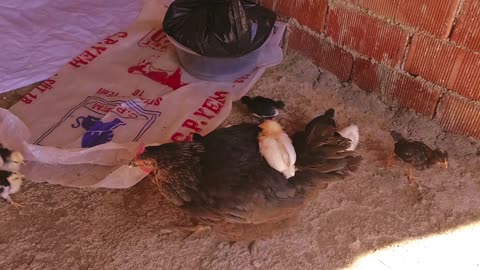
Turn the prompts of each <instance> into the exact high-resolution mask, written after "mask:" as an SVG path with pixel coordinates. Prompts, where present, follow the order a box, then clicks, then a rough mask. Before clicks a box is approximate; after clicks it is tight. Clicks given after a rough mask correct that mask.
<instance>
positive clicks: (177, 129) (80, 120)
mask: <svg viewBox="0 0 480 270" xmlns="http://www.w3.org/2000/svg"><path fill="white" fill-rule="evenodd" d="M165 3H166V2H165V1H155V0H151V1H146V2H145V6H144V8H143V11H142V13H141V14H140V15H139V17H138V18H137V20H136V21H135V22H134V23H133V24H132V25H131V26H130V27H128V28H127V29H125V30H122V31H119V32H116V33H112V34H109V35H108V36H107V37H105V38H103V39H102V40H100V41H99V42H97V43H94V44H93V45H91V46H90V47H88V48H87V49H86V50H85V51H84V52H82V53H81V54H80V55H79V56H77V57H75V58H74V59H72V60H71V61H69V62H68V63H67V64H66V65H65V66H64V67H63V68H62V69H60V70H59V71H58V72H57V73H56V74H55V75H53V76H51V77H50V78H49V79H47V80H46V81H45V82H44V83H42V84H41V85H39V86H38V87H36V88H35V89H33V90H32V91H31V92H30V93H29V94H27V95H26V96H24V97H23V98H22V100H21V101H19V102H18V103H17V104H15V105H14V106H13V107H12V108H11V109H10V111H7V110H0V141H1V142H2V143H3V144H4V145H5V146H7V147H11V148H14V149H19V150H21V151H22V152H23V153H24V155H25V156H26V159H27V160H28V162H27V165H26V166H25V167H24V168H23V170H22V172H23V173H24V174H25V175H26V176H27V177H28V178H29V179H30V180H32V181H37V182H49V183H54V184H61V185H66V186H76V187H87V186H88V187H107V188H128V187H130V186H132V185H135V184H136V183H138V182H139V181H140V180H141V179H142V178H144V177H145V175H146V174H145V172H143V171H142V170H140V169H138V168H129V167H128V166H127V165H126V164H127V163H128V161H129V160H131V159H132V157H133V156H134V154H135V152H136V149H137V148H138V146H139V144H141V143H143V144H147V145H149V144H161V143H166V142H170V141H184V140H189V139H190V138H191V135H192V134H193V133H195V132H197V133H200V134H207V133H209V132H211V131H212V130H214V129H215V128H217V127H218V126H219V125H220V124H221V122H222V121H223V120H224V119H225V118H226V117H227V116H228V114H229V113H230V110H231V104H232V101H234V100H238V99H239V98H240V97H241V96H243V95H244V94H246V92H247V91H248V90H249V89H250V87H251V86H252V85H253V84H254V83H255V82H256V81H257V80H258V78H259V77H260V76H261V75H262V74H263V72H264V70H265V67H268V66H272V65H276V64H278V63H280V62H281V61H282V58H283V57H282V50H281V48H280V42H281V39H282V37H283V34H284V31H285V24H284V23H280V22H278V23H277V24H276V26H275V28H274V31H273V32H272V34H271V36H270V38H269V40H268V41H267V43H266V44H265V45H264V46H263V47H262V48H261V50H262V51H261V57H260V58H259V60H258V63H257V67H258V68H257V69H255V70H254V71H253V72H252V73H251V74H248V75H246V76H244V77H242V78H238V79H237V80H236V81H235V82H229V83H219V82H207V81H201V80H198V79H196V78H194V77H192V76H190V75H189V74H188V73H186V72H185V71H184V70H183V69H182V68H181V67H180V65H179V63H178V60H177V58H176V55H175V51H174V48H173V46H172V45H171V43H169V41H168V39H167V38H166V35H165V34H164V33H163V31H162V27H161V26H162V20H163V14H165V11H166V7H165V5H164V4H165ZM12 113H13V114H12Z"/></svg>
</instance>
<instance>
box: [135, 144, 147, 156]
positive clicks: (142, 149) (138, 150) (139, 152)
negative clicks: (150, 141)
mask: <svg viewBox="0 0 480 270" xmlns="http://www.w3.org/2000/svg"><path fill="white" fill-rule="evenodd" d="M145 147H146V146H145V144H144V143H141V144H140V145H139V146H138V148H137V152H136V153H135V157H138V156H140V155H141V154H143V152H145Z"/></svg>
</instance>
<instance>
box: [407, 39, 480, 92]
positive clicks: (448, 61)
mask: <svg viewBox="0 0 480 270" xmlns="http://www.w3.org/2000/svg"><path fill="white" fill-rule="evenodd" d="M405 70H406V71H408V72H410V73H412V74H414V75H420V76H422V77H423V78H425V79H427V80H429V81H432V82H435V83H436V84H438V85H441V86H443V87H446V88H448V89H451V90H453V91H455V92H457V93H459V94H461V95H462V96H464V97H468V98H471V99H474V100H480V88H479V87H478V85H480V55H479V54H477V53H474V52H472V51H469V50H465V49H463V48H459V47H457V46H455V45H453V44H451V43H448V42H446V41H443V40H438V39H435V38H432V37H428V36H426V35H416V36H414V38H413V40H412V44H411V46H410V50H409V52H408V56H407V61H406V63H405Z"/></svg>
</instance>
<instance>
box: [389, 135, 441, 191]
mask: <svg viewBox="0 0 480 270" xmlns="http://www.w3.org/2000/svg"><path fill="white" fill-rule="evenodd" d="M390 135H391V136H392V137H393V139H394V140H395V148H394V152H395V154H396V155H397V156H398V157H399V158H400V159H401V160H403V161H404V162H405V163H407V164H409V169H408V174H407V177H408V179H409V181H410V182H411V183H414V184H416V185H418V184H417V183H416V182H415V177H414V176H413V172H412V167H414V168H415V169H417V170H425V169H428V168H430V167H431V166H433V165H436V164H439V165H442V166H443V167H444V168H448V153H447V152H442V151H441V150H439V149H435V150H432V149H431V148H430V147H428V146H427V145H426V144H425V143H423V142H420V141H413V140H409V139H406V138H404V137H403V136H402V134H400V133H398V132H396V131H391V132H390Z"/></svg>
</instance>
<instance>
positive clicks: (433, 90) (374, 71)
mask: <svg viewBox="0 0 480 270" xmlns="http://www.w3.org/2000/svg"><path fill="white" fill-rule="evenodd" d="M352 82H353V83H355V84H356V85H358V87H360V88H361V89H364V90H366V91H370V92H377V93H379V94H381V95H382V96H384V97H385V98H386V99H387V100H390V101H396V102H397V103H398V104H399V105H400V106H401V107H403V108H409V109H413V110H414V111H416V112H418V113H421V114H424V115H426V116H429V117H433V115H434V112H435V108H436V106H437V103H438V100H439V98H440V94H441V90H440V89H439V88H438V87H433V86H430V85H428V84H426V83H424V82H422V81H420V80H418V79H416V78H414V77H412V76H410V75H408V74H404V73H401V72H397V71H395V70H393V69H391V68H390V67H387V66H383V65H379V64H376V63H372V62H371V61H369V60H365V59H355V63H354V66H353V70H352Z"/></svg>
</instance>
